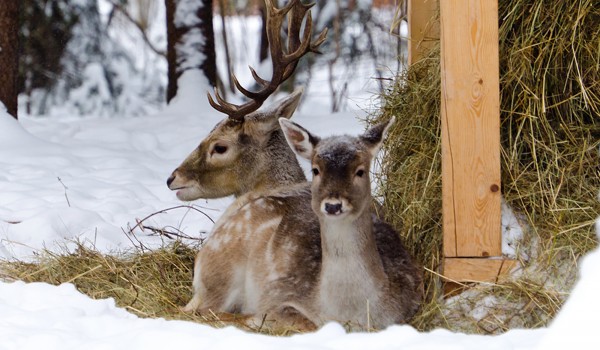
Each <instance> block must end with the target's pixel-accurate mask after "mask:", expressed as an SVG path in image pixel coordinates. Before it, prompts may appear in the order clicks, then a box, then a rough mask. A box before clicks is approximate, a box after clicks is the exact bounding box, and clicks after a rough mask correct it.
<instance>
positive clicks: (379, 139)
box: [360, 117, 396, 157]
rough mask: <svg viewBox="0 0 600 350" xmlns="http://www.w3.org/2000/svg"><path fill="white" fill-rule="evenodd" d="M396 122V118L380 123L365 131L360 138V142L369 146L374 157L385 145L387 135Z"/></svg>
mask: <svg viewBox="0 0 600 350" xmlns="http://www.w3.org/2000/svg"><path fill="white" fill-rule="evenodd" d="M394 121H396V117H392V118H391V119H390V120H388V121H387V122H383V123H379V124H377V125H375V126H374V127H372V128H370V129H369V130H367V131H365V133H364V134H363V135H362V136H360V140H361V141H362V142H363V143H365V144H366V145H367V148H368V149H369V153H371V156H372V157H375V155H377V152H378V151H379V149H380V148H381V146H382V145H383V140H385V138H386V136H387V133H388V131H389V129H390V127H391V126H392V124H394Z"/></svg>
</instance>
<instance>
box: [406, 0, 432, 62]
mask: <svg viewBox="0 0 600 350" xmlns="http://www.w3.org/2000/svg"><path fill="white" fill-rule="evenodd" d="M437 9H438V0H408V8H407V10H408V64H409V65H411V64H413V63H415V62H417V61H418V60H420V59H421V58H423V56H424V55H425V54H427V52H428V51H429V50H430V49H431V47H432V46H433V44H434V43H435V42H437V40H439V37H440V26H439V22H438V21H437V20H435V13H436V11H437Z"/></svg>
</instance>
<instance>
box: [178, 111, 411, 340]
mask: <svg viewBox="0 0 600 350" xmlns="http://www.w3.org/2000/svg"><path fill="white" fill-rule="evenodd" d="M280 122H281V124H282V128H283V130H284V132H285V135H286V138H287V140H288V142H289V143H290V145H291V146H292V148H293V149H294V150H295V151H296V152H297V153H298V154H299V155H300V156H302V157H305V158H307V159H309V160H311V161H312V164H313V175H314V178H313V182H312V185H310V184H299V185H295V186H291V187H289V188H285V189H282V188H279V189H277V190H275V191H273V192H272V193H270V194H268V195H261V196H257V197H254V198H251V199H249V201H248V203H246V204H245V205H244V206H242V207H241V208H239V210H237V211H236V212H234V213H232V215H231V216H230V217H229V219H228V220H227V222H220V223H218V224H217V225H216V226H217V228H216V230H215V233H214V235H213V236H212V237H211V238H210V239H209V240H207V242H206V245H205V246H204V247H203V248H202V249H201V251H200V252H201V254H199V259H198V261H197V263H196V266H195V275H194V297H193V299H192V301H190V303H189V304H188V305H187V306H186V309H187V310H188V311H194V310H198V311H200V312H204V311H208V310H212V311H216V312H237V313H242V314H246V315H250V317H248V318H247V322H248V323H251V324H252V323H254V324H261V323H265V322H266V323H267V324H270V325H271V326H273V327H286V326H290V325H293V326H295V327H297V328H304V329H311V328H313V327H314V326H319V325H321V324H323V323H324V322H326V321H339V322H343V323H347V324H349V325H351V326H352V327H353V328H356V329H369V328H375V329H380V328H383V327H385V326H388V325H390V324H394V323H403V322H406V321H407V320H408V319H409V318H410V317H411V316H412V315H413V314H414V313H415V312H416V310H417V309H418V307H419V304H420V301H421V295H422V277H421V273H420V270H419V269H418V268H417V267H416V266H415V265H414V263H413V262H412V259H411V257H410V255H409V254H408V253H407V251H406V249H405V248H404V247H403V245H402V243H401V241H400V239H399V237H398V235H397V233H396V232H395V231H394V230H393V229H392V228H391V227H390V226H389V225H387V224H385V223H383V222H381V221H379V220H378V219H376V218H375V217H374V215H373V214H372V213H371V205H370V204H371V201H372V197H371V194H370V191H371V190H370V179H369V169H370V163H371V160H372V158H373V157H374V155H375V153H376V152H377V150H378V149H379V147H380V145H381V143H382V140H383V138H384V134H385V132H386V131H387V129H388V127H389V125H390V124H389V123H388V124H381V125H378V126H376V127H374V128H372V129H370V130H369V131H367V132H366V133H365V134H364V135H362V136H360V137H349V136H341V137H330V138H326V139H323V140H321V139H319V138H318V137H316V136H313V135H311V134H310V133H309V132H308V131H306V130H305V129H303V128H302V127H300V126H298V125H296V124H293V123H291V122H288V121H286V120H285V119H280ZM311 187H312V188H311ZM225 247H226V248H225Z"/></svg>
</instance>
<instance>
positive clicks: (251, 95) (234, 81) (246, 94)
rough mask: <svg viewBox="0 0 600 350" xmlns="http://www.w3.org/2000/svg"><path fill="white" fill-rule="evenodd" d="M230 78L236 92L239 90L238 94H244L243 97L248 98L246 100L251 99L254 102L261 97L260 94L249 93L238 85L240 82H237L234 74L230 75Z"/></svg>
mask: <svg viewBox="0 0 600 350" xmlns="http://www.w3.org/2000/svg"><path fill="white" fill-rule="evenodd" d="M231 78H232V79H233V84H234V85H235V87H236V88H237V89H238V90H240V92H241V93H242V94H244V96H246V97H248V98H251V99H253V100H255V99H258V98H260V97H261V96H260V92H258V93H257V92H252V91H249V90H247V89H246V88H244V87H243V86H242V84H240V81H239V80H238V78H237V77H236V76H235V74H232V75H231Z"/></svg>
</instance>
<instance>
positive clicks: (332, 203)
mask: <svg viewBox="0 0 600 350" xmlns="http://www.w3.org/2000/svg"><path fill="white" fill-rule="evenodd" d="M351 210H352V205H350V203H349V202H348V201H347V200H346V199H345V198H331V197H329V198H325V199H324V200H323V201H322V202H321V213H323V214H325V215H326V216H337V215H341V214H346V213H348V212H349V211H351Z"/></svg>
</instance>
